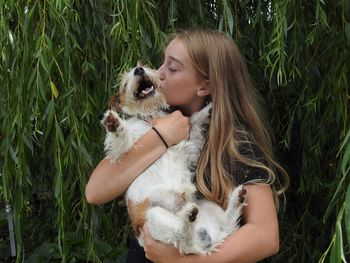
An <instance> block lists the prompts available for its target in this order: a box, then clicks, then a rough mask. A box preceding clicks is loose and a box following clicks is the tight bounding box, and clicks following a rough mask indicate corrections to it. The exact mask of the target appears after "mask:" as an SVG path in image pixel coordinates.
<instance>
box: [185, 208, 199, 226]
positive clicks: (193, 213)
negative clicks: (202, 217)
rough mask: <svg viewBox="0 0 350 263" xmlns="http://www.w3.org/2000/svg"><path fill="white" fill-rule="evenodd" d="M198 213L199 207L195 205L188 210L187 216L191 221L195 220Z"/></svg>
mask: <svg viewBox="0 0 350 263" xmlns="http://www.w3.org/2000/svg"><path fill="white" fill-rule="evenodd" d="M197 215H198V207H196V206H193V207H192V208H191V209H190V210H188V211H187V218H188V221H189V222H194V221H195V220H196V218H197Z"/></svg>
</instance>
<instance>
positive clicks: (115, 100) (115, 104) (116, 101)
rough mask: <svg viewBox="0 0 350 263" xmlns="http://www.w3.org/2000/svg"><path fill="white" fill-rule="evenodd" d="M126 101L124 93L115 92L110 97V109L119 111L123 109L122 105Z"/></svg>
mask: <svg viewBox="0 0 350 263" xmlns="http://www.w3.org/2000/svg"><path fill="white" fill-rule="evenodd" d="M124 101H125V98H124V95H123V94H121V93H119V92H118V93H115V94H113V95H112V97H111V98H110V99H109V103H108V108H109V109H110V110H114V111H115V112H117V113H119V112H121V111H122V105H123V103H124Z"/></svg>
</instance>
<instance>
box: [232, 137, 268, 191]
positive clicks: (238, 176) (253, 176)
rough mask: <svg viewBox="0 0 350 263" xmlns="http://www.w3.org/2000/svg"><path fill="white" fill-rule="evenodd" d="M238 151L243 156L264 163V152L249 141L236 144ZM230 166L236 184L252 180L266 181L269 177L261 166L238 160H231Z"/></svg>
mask: <svg viewBox="0 0 350 263" xmlns="http://www.w3.org/2000/svg"><path fill="white" fill-rule="evenodd" d="M238 151H239V153H240V154H241V155H242V156H243V157H245V158H247V159H250V160H255V161H258V162H259V163H261V164H262V165H266V160H265V157H264V154H263V152H262V150H261V149H260V147H259V146H257V145H256V144H254V143H252V142H249V141H245V142H241V143H239V145H238ZM232 166H233V167H232V168H231V171H232V176H233V177H234V181H235V183H236V184H237V185H240V184H246V183H249V181H253V180H262V181H265V182H266V181H268V179H269V174H268V173H267V171H266V170H264V169H262V168H259V167H252V166H249V165H247V164H245V163H243V162H240V161H233V165H232Z"/></svg>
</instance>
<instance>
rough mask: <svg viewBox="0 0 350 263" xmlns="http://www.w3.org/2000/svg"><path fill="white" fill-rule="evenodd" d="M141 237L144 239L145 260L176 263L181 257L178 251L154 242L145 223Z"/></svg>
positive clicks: (156, 262) (158, 262)
mask: <svg viewBox="0 0 350 263" xmlns="http://www.w3.org/2000/svg"><path fill="white" fill-rule="evenodd" d="M141 235H143V239H144V250H145V255H146V258H148V259H149V260H151V261H153V262H155V263H176V262H180V259H181V258H182V257H183V256H182V255H181V253H180V251H179V250H178V249H177V248H175V247H174V246H171V245H165V244H163V243H161V242H159V241H157V240H154V239H153V238H152V236H151V234H150V232H149V229H148V226H147V222H146V223H145V224H144V226H143V228H142V230H141Z"/></svg>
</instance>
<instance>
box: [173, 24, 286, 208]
mask: <svg viewBox="0 0 350 263" xmlns="http://www.w3.org/2000/svg"><path fill="white" fill-rule="evenodd" d="M174 38H176V39H179V40H180V41H182V43H183V44H184V45H185V47H186V48H187V51H188V54H189V56H190V59H191V61H192V63H193V66H194V68H195V69H196V70H197V71H198V73H199V74H200V75H201V76H202V77H203V78H206V79H209V83H210V89H211V98H210V99H211V101H212V103H213V109H212V114H211V121H210V126H209V130H208V133H207V140H206V143H205V145H204V148H203V150H202V153H201V156H200V158H199V161H198V166H197V171H196V179H197V180H196V181H197V187H198V190H199V191H200V192H201V193H202V194H203V195H204V196H205V197H206V198H208V199H209V200H212V201H214V202H216V203H218V204H220V205H221V206H222V207H226V205H227V199H228V194H229V193H230V191H231V190H232V188H233V187H234V186H235V184H236V182H235V181H234V175H232V171H230V169H228V166H227V163H225V162H226V161H225V160H237V161H240V162H242V163H244V164H245V165H248V166H251V167H258V168H260V169H262V170H264V171H266V172H267V173H268V175H269V178H268V180H267V181H265V182H264V183H268V184H271V186H272V189H273V193H274V196H275V201H276V206H277V207H278V199H277V196H278V195H279V194H281V193H283V192H284V191H285V189H286V188H287V186H288V182H289V181H288V174H287V173H286V171H285V170H284V169H283V168H282V167H281V166H280V165H279V164H278V163H277V161H276V160H275V159H274V157H273V151H272V144H271V140H270V137H269V135H268V132H267V129H266V127H265V125H264V123H263V121H262V120H263V118H262V116H261V112H262V111H261V109H260V107H259V104H258V101H257V95H256V93H255V90H254V88H253V87H252V85H251V82H250V79H249V74H248V71H247V68H246V65H245V62H244V59H243V57H242V55H241V54H240V52H239V50H238V48H237V46H236V44H235V43H234V41H233V40H232V39H231V38H230V37H228V36H226V35H225V34H224V33H222V32H219V31H214V30H204V29H194V30H187V31H180V32H178V33H176V34H174V35H173V36H172V39H174ZM241 124H244V125H243V126H242V125H241ZM242 127H246V128H247V129H242ZM238 133H241V134H246V136H244V137H245V140H248V141H250V142H251V143H254V144H255V145H257V146H258V147H259V148H260V149H261V151H262V154H263V155H264V158H265V161H264V162H259V161H258V160H252V159H248V158H246V157H245V156H243V155H242V154H240V152H239V151H238V145H239V143H240V142H239V141H238V139H237V136H236V135H237V134H238ZM277 175H280V176H281V177H282V180H280V179H279V178H278V176H277Z"/></svg>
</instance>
